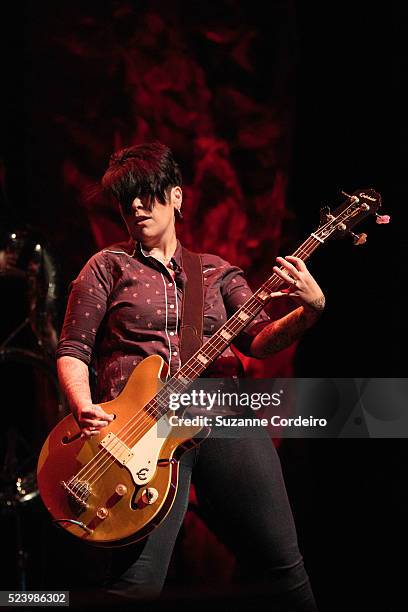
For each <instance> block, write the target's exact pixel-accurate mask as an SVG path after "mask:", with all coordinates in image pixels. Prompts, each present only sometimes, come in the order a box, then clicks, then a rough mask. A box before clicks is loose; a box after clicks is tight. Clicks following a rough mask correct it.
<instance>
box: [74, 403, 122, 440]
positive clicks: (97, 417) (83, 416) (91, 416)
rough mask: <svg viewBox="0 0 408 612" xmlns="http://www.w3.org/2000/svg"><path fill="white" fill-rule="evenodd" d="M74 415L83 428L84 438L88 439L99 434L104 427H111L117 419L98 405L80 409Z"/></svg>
mask: <svg viewBox="0 0 408 612" xmlns="http://www.w3.org/2000/svg"><path fill="white" fill-rule="evenodd" d="M74 414H75V416H76V419H77V421H78V424H79V426H80V428H81V432H82V437H87V438H89V437H90V436H94V435H95V434H98V433H99V432H100V430H101V429H102V427H106V426H107V425H109V423H110V422H111V421H113V419H114V418H115V417H114V415H113V414H108V413H107V412H105V411H104V410H103V409H102V408H101V406H99V405H97V404H91V405H88V406H84V407H82V408H79V409H77V410H75V412H74Z"/></svg>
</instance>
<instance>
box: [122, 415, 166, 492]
mask: <svg viewBox="0 0 408 612" xmlns="http://www.w3.org/2000/svg"><path fill="white" fill-rule="evenodd" d="M170 431H171V425H170V423H169V420H168V417H167V416H166V415H164V416H163V417H162V418H161V419H160V420H159V421H158V422H157V423H156V424H155V425H154V426H153V427H152V428H151V429H149V431H148V432H146V433H145V435H144V436H143V438H142V439H141V440H139V442H137V443H136V444H135V445H134V446H133V447H132V448H131V450H132V452H133V457H132V458H131V459H130V460H129V461H127V463H126V468H127V469H128V470H129V472H130V474H131V476H132V479H133V481H134V483H135V485H145V484H146V483H148V482H149V481H150V480H151V479H152V478H153V476H154V474H155V471H156V467H157V461H158V459H159V456H160V450H161V447H162V446H163V444H164V442H165V441H166V438H167V436H168V434H169V433H170Z"/></svg>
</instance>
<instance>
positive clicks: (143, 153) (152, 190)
mask: <svg viewBox="0 0 408 612" xmlns="http://www.w3.org/2000/svg"><path fill="white" fill-rule="evenodd" d="M181 183H182V179H181V173H180V169H179V167H178V165H177V163H176V162H175V161H174V159H173V154H172V152H171V151H170V149H169V148H168V147H166V146H165V145H164V144H161V143H160V142H152V143H146V144H140V145H134V146H132V147H128V148H126V149H121V150H120V151H117V152H116V153H113V155H112V156H111V158H110V162H109V168H108V169H107V171H106V172H105V174H104V175H103V177H102V188H103V190H104V192H105V193H107V194H109V195H111V196H113V197H114V198H115V199H116V200H117V201H118V202H119V204H120V206H121V207H122V208H123V210H124V211H129V210H130V206H131V205H132V202H133V200H134V199H135V198H140V199H141V200H142V201H143V206H144V207H145V208H146V209H147V210H151V209H152V207H153V202H154V200H155V199H157V200H158V201H159V202H160V203H161V204H165V203H166V197H167V193H166V192H167V190H168V189H169V188H171V187H177V186H181Z"/></svg>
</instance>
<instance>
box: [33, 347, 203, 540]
mask: <svg viewBox="0 0 408 612" xmlns="http://www.w3.org/2000/svg"><path fill="white" fill-rule="evenodd" d="M165 367H166V366H165V363H164V361H163V359H162V358H161V357H159V356H158V355H152V356H150V357H147V358H146V359H144V360H143V361H142V362H141V363H140V364H139V365H138V366H137V367H136V368H135V369H134V371H133V372H132V375H131V376H130V378H129V380H128V382H127V384H126V386H125V388H124V389H123V391H122V392H121V394H120V395H119V396H118V397H117V398H116V399H114V400H112V401H110V402H106V403H104V404H101V406H102V407H103V409H104V410H105V412H107V413H109V414H114V415H115V419H114V420H113V421H112V422H111V423H109V425H107V426H106V427H104V428H103V429H101V430H100V432H99V433H98V434H97V435H95V436H92V437H91V438H85V439H84V438H81V432H80V428H79V426H78V424H77V422H76V420H75V418H74V416H73V415H69V416H67V417H65V418H64V419H63V420H62V421H61V422H60V423H58V425H57V426H56V427H55V428H54V429H53V430H52V431H51V433H50V435H49V436H48V438H47V440H46V441H45V443H44V446H43V448H42V450H41V453H40V457H39V461H38V470H37V480H38V487H39V490H40V493H41V496H42V499H43V501H44V503H45V505H46V507H47V509H48V510H49V512H50V513H51V515H52V517H53V519H54V521H55V522H56V523H58V524H59V525H60V526H61V527H63V528H65V529H66V530H67V531H68V532H69V533H71V534H72V535H74V536H76V537H78V538H80V539H81V540H84V541H87V542H90V543H92V544H95V545H98V546H110V547H111V546H124V545H127V544H131V543H133V542H136V541H137V540H139V539H141V538H143V537H145V536H147V535H148V534H149V533H150V532H151V531H153V529H155V528H156V527H157V526H158V525H159V524H160V523H161V522H162V521H163V519H164V518H165V517H166V515H167V514H168V512H169V511H170V509H171V507H172V505H173V502H174V498H175V495H176V492H177V485H178V471H179V459H180V457H181V456H182V454H183V453H184V452H186V451H187V450H189V449H191V448H193V447H194V446H196V445H197V444H199V443H200V442H201V441H202V439H203V438H205V437H206V436H207V435H208V434H209V429H206V430H205V429H202V428H199V427H196V428H193V427H185V428H183V427H180V426H177V428H176V433H174V432H173V431H172V427H171V426H170V424H169V421H168V418H167V416H166V415H165V416H162V417H161V418H160V419H159V420H157V418H155V414H154V412H153V413H152V410H151V408H150V410H149V409H147V408H146V404H148V403H149V402H151V400H152V399H153V398H154V397H155V396H156V394H157V393H158V392H159V391H160V389H161V388H162V386H163V384H164V383H163V382H162V380H161V378H160V376H161V375H162V374H163V372H164V368H165ZM156 416H157V415H156ZM198 434H200V437H198ZM176 435H177V437H176ZM195 436H197V437H195Z"/></svg>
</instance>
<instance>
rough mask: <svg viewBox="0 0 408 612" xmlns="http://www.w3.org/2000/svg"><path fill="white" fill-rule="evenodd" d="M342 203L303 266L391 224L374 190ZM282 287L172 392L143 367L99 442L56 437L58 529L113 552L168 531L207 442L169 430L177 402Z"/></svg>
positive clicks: (153, 367)
mask: <svg viewBox="0 0 408 612" xmlns="http://www.w3.org/2000/svg"><path fill="white" fill-rule="evenodd" d="M344 196H345V198H346V199H345V201H344V202H343V203H342V204H341V205H340V206H339V207H338V208H337V209H336V211H335V212H332V213H331V212H330V210H329V209H328V207H326V208H324V209H322V210H321V219H320V225H319V227H318V228H317V229H316V231H315V232H313V233H312V234H311V235H310V236H309V238H308V239H307V240H306V241H305V242H304V243H303V244H302V245H301V246H300V247H299V248H298V249H297V250H296V251H295V252H294V255H295V256H297V257H299V258H301V259H302V260H306V259H308V257H309V256H310V255H311V253H313V251H315V250H316V249H317V247H318V246H320V245H322V244H324V243H325V242H326V241H327V240H328V239H329V238H331V237H342V236H345V235H347V234H349V235H350V234H351V236H352V237H353V240H354V242H355V243H356V244H362V243H363V242H365V238H366V235H365V234H360V235H357V234H354V233H353V232H352V231H351V229H352V227H353V226H354V225H356V224H357V223H358V222H360V221H361V220H362V219H363V218H365V217H366V216H368V215H371V214H375V215H376V216H377V222H379V223H386V222H387V221H388V220H389V217H387V216H380V215H378V213H377V210H378V209H379V207H380V205H381V198H380V195H379V194H378V193H376V192H375V191H374V190H373V189H365V190H358V191H356V192H355V193H354V194H353V195H347V194H344ZM282 284H284V282H283V281H282V279H281V278H280V277H279V276H278V275H276V274H273V275H272V276H271V277H270V278H269V279H268V280H267V281H266V282H265V283H264V284H263V285H262V286H261V287H260V288H259V289H258V291H256V292H255V293H254V294H253V295H252V296H251V297H250V298H249V299H248V300H247V302H246V303H245V304H244V305H243V306H242V307H241V308H239V310H237V311H236V312H235V314H234V315H233V316H232V317H231V318H230V319H229V320H228V321H227V322H226V323H225V324H224V325H223V326H222V327H221V328H220V329H219V330H218V331H217V332H216V333H215V334H214V335H213V336H212V337H211V338H210V339H209V340H208V341H207V342H206V343H205V344H203V345H202V347H201V348H200V349H199V350H198V351H197V352H196V353H195V354H194V355H193V356H192V357H191V358H190V359H189V360H188V361H187V362H186V363H185V364H184V365H183V366H182V367H181V369H180V370H179V371H178V372H177V373H176V374H175V375H174V376H173V377H172V378H170V379H169V380H167V382H164V376H165V374H166V364H165V362H164V360H163V359H162V358H161V357H159V356H158V355H152V356H150V357H147V358H146V359H144V360H143V361H142V362H141V363H140V364H139V365H138V366H136V368H135V369H134V371H133V373H132V374H131V376H130V378H129V380H128V382H127V384H126V386H125V387H124V389H123V391H122V392H121V393H120V395H119V396H118V397H117V398H116V399H114V400H112V401H110V402H106V403H104V404H102V407H103V409H104V410H105V412H107V413H111V414H113V415H114V416H115V418H114V420H113V421H112V422H111V423H109V424H108V425H107V426H106V427H104V428H103V429H101V430H100V432H99V433H98V434H97V435H95V436H93V437H91V438H85V439H84V438H83V437H81V431H80V429H79V427H78V424H77V422H76V420H75V418H74V417H73V416H72V415H69V416H67V417H65V418H64V419H63V420H62V421H61V422H60V423H59V424H58V425H57V426H56V427H55V428H54V429H53V430H52V431H51V433H50V435H49V436H48V438H47V439H46V441H45V443H44V446H43V448H42V450H41V453H40V457H39V461H38V471H37V478H38V486H39V491H40V494H41V497H42V499H43V501H44V503H45V505H46V507H47V508H48V510H49V512H50V513H51V515H52V518H53V520H54V522H55V523H57V524H58V525H60V526H61V527H63V528H64V529H66V530H67V531H68V532H69V533H71V534H72V535H73V536H76V537H78V538H80V539H81V540H83V541H86V542H89V543H92V544H95V545H98V546H108V547H109V546H110V547H113V546H124V545H126V544H131V543H133V542H136V541H137V540H140V539H141V538H143V537H145V536H147V535H148V534H149V533H150V532H151V531H153V530H154V529H155V528H156V527H157V526H158V525H159V524H160V523H161V522H162V521H163V519H164V518H165V517H166V515H167V514H168V512H169V511H170V509H171V507H172V504H173V501H174V498H175V495H176V491H177V484H178V469H179V460H180V457H181V456H182V454H183V453H184V452H185V451H186V450H188V449H190V448H192V447H194V446H195V445H196V444H199V443H200V441H201V440H202V439H203V438H204V437H206V435H208V433H209V430H208V429H207V430H203V429H200V428H198V427H197V428H191V427H189V428H187V427H185V428H184V429H183V427H181V426H179V425H178V426H177V427H174V428H173V427H171V425H170V419H169V414H170V410H169V402H168V397H169V394H170V393H177V394H180V393H182V392H183V391H185V390H186V389H188V387H189V385H191V382H192V381H193V380H195V379H196V378H197V377H199V376H200V374H202V373H203V372H204V371H205V370H206V369H207V368H208V367H209V365H210V364H211V363H212V362H213V361H214V360H215V359H216V358H217V357H218V356H219V355H220V354H221V353H222V352H223V351H224V350H225V349H226V348H227V346H228V345H229V344H230V343H231V342H232V341H233V340H234V338H235V337H236V336H237V335H238V334H239V333H240V332H241V331H242V330H243V329H244V328H245V327H246V326H247V325H248V324H249V323H250V322H251V321H252V320H253V319H254V317H255V316H256V315H257V314H258V313H259V312H260V310H261V309H262V308H264V306H265V305H266V304H267V303H268V302H269V300H270V299H272V296H273V294H274V293H275V292H276V291H277V290H278V289H279V287H280V286H281V285H282ZM178 416H180V414H178Z"/></svg>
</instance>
